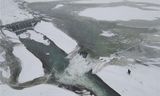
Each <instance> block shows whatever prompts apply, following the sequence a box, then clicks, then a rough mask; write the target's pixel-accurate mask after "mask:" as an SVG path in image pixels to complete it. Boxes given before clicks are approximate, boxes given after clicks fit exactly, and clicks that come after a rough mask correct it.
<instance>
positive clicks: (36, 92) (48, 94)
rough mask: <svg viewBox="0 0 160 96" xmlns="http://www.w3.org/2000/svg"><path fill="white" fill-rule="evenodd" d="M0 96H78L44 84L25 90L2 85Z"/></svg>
mask: <svg viewBox="0 0 160 96" xmlns="http://www.w3.org/2000/svg"><path fill="white" fill-rule="evenodd" d="M0 96H78V95H76V94H75V93H72V92H70V91H68V90H65V89H60V88H58V87H56V86H53V85H47V84H42V85H38V86H34V87H31V88H25V89H23V90H14V89H12V88H10V87H9V86H7V85H0Z"/></svg>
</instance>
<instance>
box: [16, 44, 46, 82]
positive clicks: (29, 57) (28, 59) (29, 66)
mask: <svg viewBox="0 0 160 96" xmlns="http://www.w3.org/2000/svg"><path fill="white" fill-rule="evenodd" d="M13 54H14V55H15V56H16V57H18V58H19V59H20V60H21V66H22V71H21V73H20V76H19V82H26V81H29V80H32V79H35V78H37V77H40V76H43V75H44V70H43V67H42V63H41V61H40V60H39V59H38V58H36V57H35V56H34V55H33V54H32V53H31V52H29V51H28V50H27V49H26V48H25V47H24V46H23V45H22V46H15V47H14V50H13Z"/></svg>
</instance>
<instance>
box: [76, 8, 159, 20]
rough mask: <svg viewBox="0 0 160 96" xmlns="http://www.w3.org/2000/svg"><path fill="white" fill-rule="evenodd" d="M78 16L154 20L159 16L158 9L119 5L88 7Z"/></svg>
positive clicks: (104, 18)
mask: <svg viewBox="0 0 160 96" xmlns="http://www.w3.org/2000/svg"><path fill="white" fill-rule="evenodd" d="M79 15H80V16H86V17H92V18H95V19H97V20H108V21H116V20H124V21H128V20H132V19H140V20H155V19H157V17H160V11H151V10H149V11H148V10H141V9H138V8H133V7H127V6H119V7H105V8H102V7H97V8H88V9H85V10H84V11H82V12H80V13H79Z"/></svg>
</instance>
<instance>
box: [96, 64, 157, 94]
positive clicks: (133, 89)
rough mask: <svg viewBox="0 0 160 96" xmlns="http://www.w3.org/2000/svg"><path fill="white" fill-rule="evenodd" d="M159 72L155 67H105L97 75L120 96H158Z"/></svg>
mask: <svg viewBox="0 0 160 96" xmlns="http://www.w3.org/2000/svg"><path fill="white" fill-rule="evenodd" d="M128 69H130V70H131V75H128V73H127V70H128ZM159 72H160V68H159V67H155V66H142V65H132V66H126V67H124V66H123V67H120V66H107V67H105V68H104V69H103V70H102V71H100V72H99V73H97V75H98V76H99V77H100V78H101V79H102V80H104V81H105V82H106V83H107V84H108V85H109V86H111V87H112V88H113V89H115V90H116V91H117V92H118V93H120V94H121V95H122V96H160V93H159V92H160V86H159V84H160V83H159V81H160V77H159Z"/></svg>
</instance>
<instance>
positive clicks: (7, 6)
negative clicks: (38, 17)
mask: <svg viewBox="0 0 160 96" xmlns="http://www.w3.org/2000/svg"><path fill="white" fill-rule="evenodd" d="M29 18H32V15H30V14H28V12H25V11H23V10H21V9H19V8H18V5H17V4H16V3H15V2H14V1H13V0H0V20H2V23H3V25H4V24H9V23H13V22H15V21H21V20H25V19H29Z"/></svg>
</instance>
